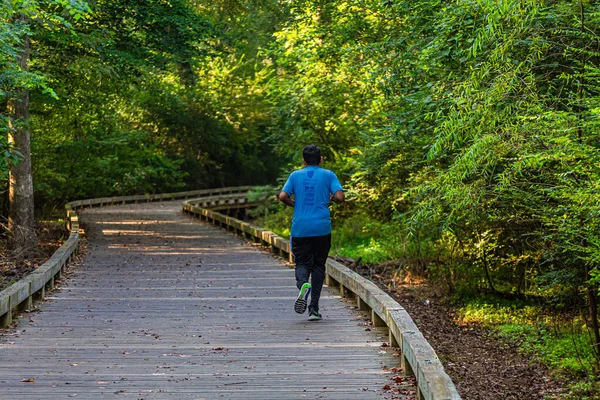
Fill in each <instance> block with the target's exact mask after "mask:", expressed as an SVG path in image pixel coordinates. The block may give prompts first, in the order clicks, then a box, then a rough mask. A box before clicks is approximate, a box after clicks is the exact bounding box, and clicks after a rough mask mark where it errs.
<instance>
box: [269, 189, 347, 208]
mask: <svg viewBox="0 0 600 400" xmlns="http://www.w3.org/2000/svg"><path fill="white" fill-rule="evenodd" d="M342 195H343V193H342ZM279 200H281V202H282V203H283V204H285V205H288V206H290V207H294V206H295V204H296V202H295V201H294V200H292V198H291V197H290V195H289V194H287V192H281V193H279Z"/></svg>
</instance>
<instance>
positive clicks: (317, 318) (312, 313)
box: [308, 310, 323, 321]
mask: <svg viewBox="0 0 600 400" xmlns="http://www.w3.org/2000/svg"><path fill="white" fill-rule="evenodd" d="M322 319H323V316H322V315H321V314H319V313H318V312H317V311H314V310H311V311H310V312H309V313H308V320H309V321H320V320H322Z"/></svg>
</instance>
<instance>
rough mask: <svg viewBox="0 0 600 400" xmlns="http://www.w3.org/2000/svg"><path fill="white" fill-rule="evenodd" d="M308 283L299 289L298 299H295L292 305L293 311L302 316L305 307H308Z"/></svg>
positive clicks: (309, 289)
mask: <svg viewBox="0 0 600 400" xmlns="http://www.w3.org/2000/svg"><path fill="white" fill-rule="evenodd" d="M311 290H312V289H311V286H310V283H308V282H307V283H305V284H304V285H302V287H301V288H300V293H298V298H297V299H296V303H295V304H294V311H296V312H297V313H298V314H304V312H305V311H306V306H307V305H308V296H310V291H311Z"/></svg>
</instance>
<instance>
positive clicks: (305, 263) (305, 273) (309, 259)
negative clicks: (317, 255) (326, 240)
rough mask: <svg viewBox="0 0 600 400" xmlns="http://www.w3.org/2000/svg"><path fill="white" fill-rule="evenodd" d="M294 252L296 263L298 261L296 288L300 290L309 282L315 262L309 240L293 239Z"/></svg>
mask: <svg viewBox="0 0 600 400" xmlns="http://www.w3.org/2000/svg"><path fill="white" fill-rule="evenodd" d="M292 252H293V253H294V261H296V287H298V289H300V288H301V287H302V285H303V284H305V283H306V282H308V278H309V276H310V272H311V270H312V266H313V262H314V261H313V259H314V256H313V251H312V248H311V246H310V240H309V238H302V237H300V238H296V237H292Z"/></svg>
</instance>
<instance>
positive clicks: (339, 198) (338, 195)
mask: <svg viewBox="0 0 600 400" xmlns="http://www.w3.org/2000/svg"><path fill="white" fill-rule="evenodd" d="M344 199H345V197H344V192H343V191H341V190H338V191H337V192H335V193H334V194H333V195H332V196H331V201H333V202H334V203H338V204H341V203H343V202H344Z"/></svg>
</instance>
